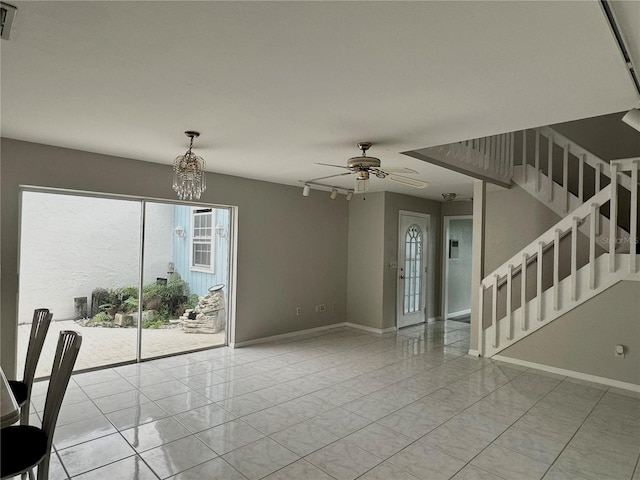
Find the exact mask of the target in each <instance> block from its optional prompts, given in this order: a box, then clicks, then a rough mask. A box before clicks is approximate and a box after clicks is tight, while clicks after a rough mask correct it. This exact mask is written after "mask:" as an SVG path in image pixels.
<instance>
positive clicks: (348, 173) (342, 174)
mask: <svg viewBox="0 0 640 480" xmlns="http://www.w3.org/2000/svg"><path fill="white" fill-rule="evenodd" d="M352 173H353V172H345V173H336V174H335V175H329V176H327V177H320V178H314V179H313V180H309V181H310V182H317V181H318V180H326V179H327V178H333V177H344V176H345V175H351V174H352Z"/></svg>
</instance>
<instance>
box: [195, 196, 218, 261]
mask: <svg viewBox="0 0 640 480" xmlns="http://www.w3.org/2000/svg"><path fill="white" fill-rule="evenodd" d="M191 225H192V231H191V234H192V235H191V269H192V270H206V271H207V272H213V258H214V252H213V211H212V209H211V208H205V209H197V210H193V217H192V222H191Z"/></svg>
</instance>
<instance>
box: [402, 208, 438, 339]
mask: <svg viewBox="0 0 640 480" xmlns="http://www.w3.org/2000/svg"><path fill="white" fill-rule="evenodd" d="M430 218H431V217H430V216H429V215H428V214H424V213H416V212H407V211H402V210H401V211H400V215H399V221H398V279H397V297H396V298H397V303H396V326H397V328H403V327H408V326H411V325H417V324H420V323H425V321H426V319H427V302H426V298H427V265H428V260H427V259H428V249H429V245H428V240H427V239H428V236H429V226H430Z"/></svg>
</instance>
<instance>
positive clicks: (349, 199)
mask: <svg viewBox="0 0 640 480" xmlns="http://www.w3.org/2000/svg"><path fill="white" fill-rule="evenodd" d="M346 198H347V202H350V201H351V199H352V198H353V190H349V191H348V192H347V197H346Z"/></svg>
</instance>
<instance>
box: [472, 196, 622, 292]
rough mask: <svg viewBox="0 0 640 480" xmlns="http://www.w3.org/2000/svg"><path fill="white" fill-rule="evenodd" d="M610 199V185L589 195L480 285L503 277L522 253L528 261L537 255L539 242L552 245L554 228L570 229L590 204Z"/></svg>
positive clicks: (519, 261) (603, 202) (585, 213)
mask: <svg viewBox="0 0 640 480" xmlns="http://www.w3.org/2000/svg"><path fill="white" fill-rule="evenodd" d="M610 199H611V185H607V186H606V187H604V188H603V189H602V190H600V191H599V192H598V193H597V194H596V195H594V196H593V197H591V198H590V199H589V200H588V201H587V202H585V203H583V204H582V205H580V206H579V207H578V208H576V209H575V210H574V211H572V212H571V214H570V215H568V216H566V217H564V218H563V219H562V220H560V221H559V222H558V223H556V224H555V225H554V226H553V227H551V228H550V229H549V230H547V231H546V232H544V233H543V234H542V235H540V236H539V237H538V238H536V239H535V240H534V241H533V242H531V243H530V244H529V245H527V246H526V247H524V248H523V249H522V250H520V251H519V252H518V253H516V254H515V255H514V256H512V257H511V258H510V259H509V260H507V261H506V262H504V263H503V264H502V265H501V266H499V267H498V268H496V269H495V270H494V271H493V272H491V273H490V274H489V275H487V276H486V277H485V278H484V279H483V280H482V286H483V287H484V288H489V287H491V286H492V285H493V278H494V277H495V276H496V275H498V276H499V278H502V277H505V276H506V275H507V274H508V270H509V266H510V265H511V266H512V268H516V267H517V266H521V264H522V256H523V254H525V253H526V254H527V256H528V261H529V260H530V259H531V258H534V257H535V256H537V255H538V250H539V247H540V243H542V244H543V248H544V247H545V246H547V245H549V244H551V245H553V242H554V241H555V235H556V230H560V232H561V233H562V234H565V233H567V231H571V228H572V226H573V219H574V218H578V219H580V220H583V219H584V218H586V217H588V216H589V215H590V214H591V206H592V205H593V204H597V205H598V207H600V206H602V205H604V204H605V203H606V202H608V201H609V200H610ZM528 261H527V265H528Z"/></svg>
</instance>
